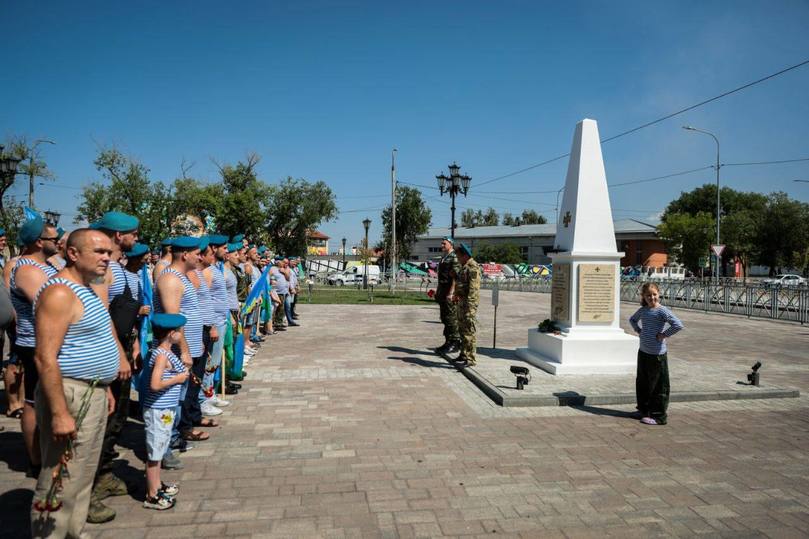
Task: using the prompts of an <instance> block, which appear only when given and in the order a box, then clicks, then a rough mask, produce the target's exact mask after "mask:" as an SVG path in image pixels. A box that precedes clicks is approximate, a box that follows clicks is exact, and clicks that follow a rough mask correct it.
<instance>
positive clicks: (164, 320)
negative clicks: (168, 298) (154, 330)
mask: <svg viewBox="0 0 809 539" xmlns="http://www.w3.org/2000/svg"><path fill="white" fill-rule="evenodd" d="M185 321H186V319H185V316H183V315H181V314H168V313H157V314H153V315H152V325H153V326H155V327H159V328H163V329H177V328H180V327H183V326H184V325H185Z"/></svg>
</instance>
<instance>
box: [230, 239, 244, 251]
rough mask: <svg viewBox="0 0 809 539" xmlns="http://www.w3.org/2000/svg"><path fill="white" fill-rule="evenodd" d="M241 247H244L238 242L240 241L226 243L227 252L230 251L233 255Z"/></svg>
mask: <svg viewBox="0 0 809 539" xmlns="http://www.w3.org/2000/svg"><path fill="white" fill-rule="evenodd" d="M243 247H244V245H242V242H240V241H234V242H233V243H228V251H230V252H231V253H235V252H236V251H238V250H239V249H242V248H243Z"/></svg>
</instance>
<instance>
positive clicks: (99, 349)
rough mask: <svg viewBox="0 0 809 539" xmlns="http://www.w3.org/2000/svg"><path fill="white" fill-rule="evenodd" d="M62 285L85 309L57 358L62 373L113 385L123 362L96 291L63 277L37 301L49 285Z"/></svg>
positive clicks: (63, 343) (70, 331)
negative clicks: (120, 363) (120, 362)
mask: <svg viewBox="0 0 809 539" xmlns="http://www.w3.org/2000/svg"><path fill="white" fill-rule="evenodd" d="M59 284H61V285H65V286H67V287H68V288H70V290H71V291H72V292H73V293H74V294H75V295H76V297H78V298H79V301H81V304H82V307H83V308H84V314H82V317H81V319H79V321H78V322H76V323H75V324H70V325H68V327H67V332H66V333H65V338H64V341H63V342H62V347H61V348H60V349H59V353H58V354H57V356H56V360H57V362H58V363H59V370H60V371H61V372H62V376H63V377H65V378H73V379H75V380H84V381H86V382H90V381H92V380H94V379H96V378H97V379H98V380H99V381H100V382H101V383H103V384H109V383H110V382H112V381H113V380H115V378H116V377H117V376H118V367H119V361H120V359H119V354H118V345H117V343H116V342H115V337H113V328H112V320H111V319H110V314H109V312H107V309H106V308H105V307H104V304H103V303H101V300H100V299H98V296H96V295H95V293H94V292H93V291H92V289H90V288H89V287H87V286H81V285H78V284H76V283H74V282H73V281H69V280H67V279H63V278H60V277H54V278H52V279H50V280H49V281H48V282H46V283H45V284H44V285H43V286H42V288H41V289H40V290H39V292H38V293H37V298H39V296H40V294H42V292H43V291H44V290H45V289H46V288H48V287H49V286H54V285H59ZM34 307H35V308H36V304H35V305H34Z"/></svg>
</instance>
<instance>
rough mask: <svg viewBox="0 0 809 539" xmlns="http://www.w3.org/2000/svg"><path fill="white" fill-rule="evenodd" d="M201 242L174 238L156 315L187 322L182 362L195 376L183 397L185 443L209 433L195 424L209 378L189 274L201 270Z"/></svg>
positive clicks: (181, 419)
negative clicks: (204, 380) (204, 381)
mask: <svg viewBox="0 0 809 539" xmlns="http://www.w3.org/2000/svg"><path fill="white" fill-rule="evenodd" d="M199 245H200V239H199V238H194V237H191V236H180V237H178V238H174V241H173V242H172V244H171V264H170V265H169V267H168V268H166V269H165V270H164V271H163V273H161V274H160V276H159V277H158V278H157V283H156V286H157V294H156V299H157V302H156V303H157V304H156V305H155V311H156V312H163V313H169V314H182V315H183V316H185V317H186V319H187V322H186V324H185V326H184V327H183V331H182V333H183V338H182V339H181V340H180V346H179V352H180V359H181V360H182V361H183V363H185V364H186V365H187V366H189V367H191V376H190V380H189V382H188V383H187V384H186V391H185V394H184V395H183V398H182V407H181V412H180V414H179V415H180V417H179V420H178V422H177V428H178V431H179V434H180V435H181V436H182V437H183V439H185V440H189V441H191V440H193V441H203V440H207V439H208V438H210V436H209V435H208V433H206V432H203V431H200V430H195V429H194V428H193V427H194V423H199V422H200V421H201V419H202V412H201V411H200V405H199V389H200V380H202V378H203V377H204V376H205V359H206V356H205V346H204V345H203V341H202V326H203V323H202V310H201V309H200V305H199V297H198V296H197V291H196V289H195V288H194V285H193V284H191V281H189V280H188V277H187V276H186V274H187V273H188V272H189V271H193V270H194V269H195V268H196V267H197V262H198V261H199Z"/></svg>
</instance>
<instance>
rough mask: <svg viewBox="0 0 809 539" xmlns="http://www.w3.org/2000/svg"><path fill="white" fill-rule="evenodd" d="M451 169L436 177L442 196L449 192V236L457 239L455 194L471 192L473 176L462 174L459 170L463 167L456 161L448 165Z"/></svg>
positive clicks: (464, 194)
mask: <svg viewBox="0 0 809 539" xmlns="http://www.w3.org/2000/svg"><path fill="white" fill-rule="evenodd" d="M447 168H448V169H449V176H444V173H443V172H442V173H441V174H439V175H438V176H436V177H435V179H436V180H438V190H439V191H440V192H441V196H444V193H449V198H450V200H451V201H452V204H451V205H450V214H451V215H450V223H449V237H450V238H452V239H453V240H454V239H455V226H456V225H455V196H456V195H457V194H458V193H463V196H466V194H467V193H468V192H469V182H471V181H472V178H470V177H469V176H467V175H465V174H463V175H462V174H460V173H459V171H460V170H461V167H460V166H458V165H457V164H456V163H455V162H454V161H453V163H452V164H451V165H449V166H448V167H447Z"/></svg>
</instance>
